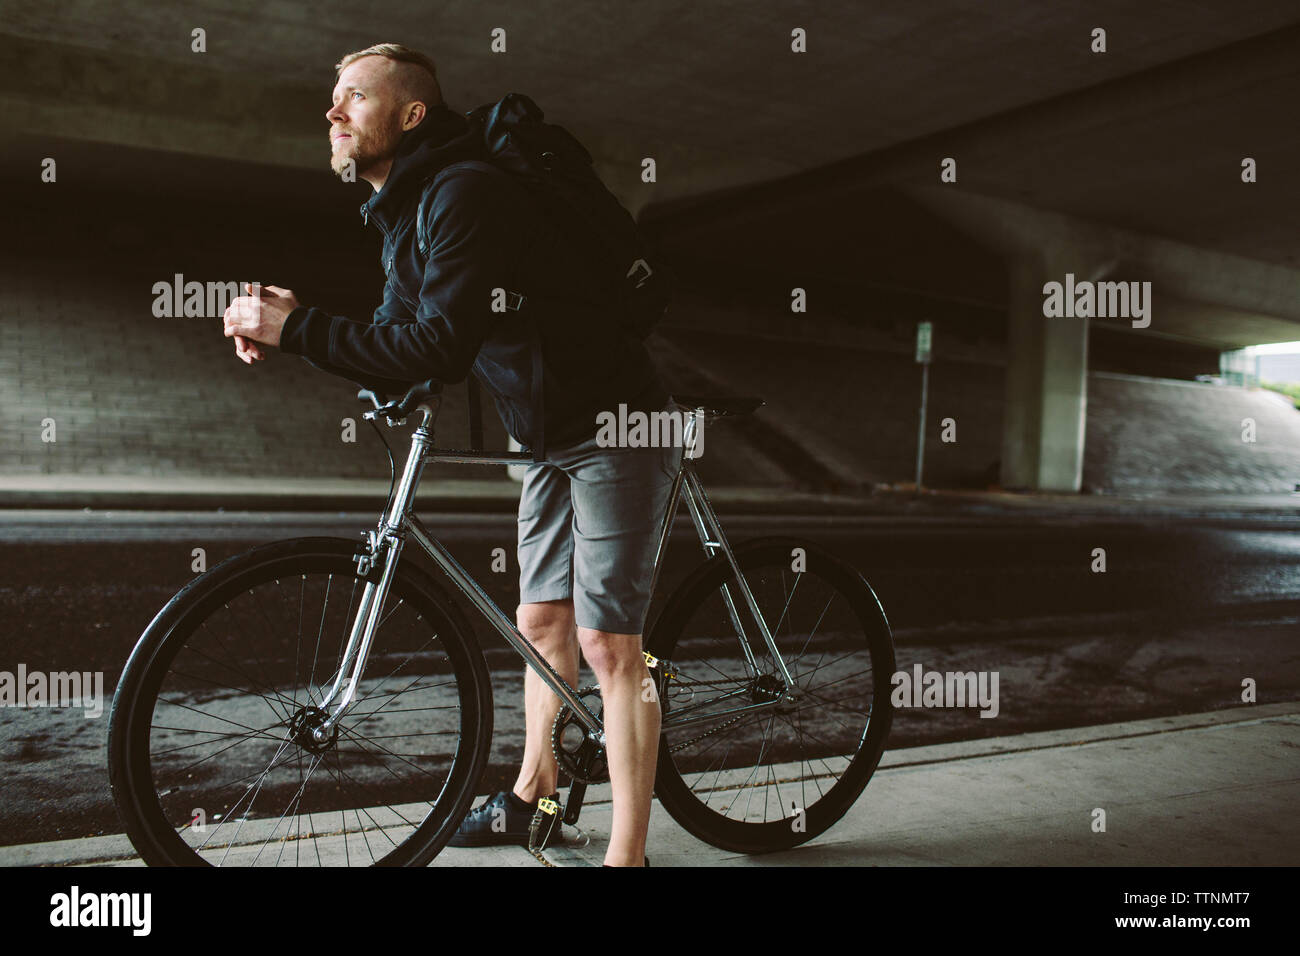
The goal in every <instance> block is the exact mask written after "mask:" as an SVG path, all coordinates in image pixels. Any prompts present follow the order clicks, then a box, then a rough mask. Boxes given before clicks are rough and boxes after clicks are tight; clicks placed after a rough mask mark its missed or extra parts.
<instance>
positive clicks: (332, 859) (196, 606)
mask: <svg viewBox="0 0 1300 956" xmlns="http://www.w3.org/2000/svg"><path fill="white" fill-rule="evenodd" d="M309 540H317V541H319V540H321V539H309ZM324 540H327V541H331V542H332V543H330V544H328V545H325V546H321V545H319V544H316V545H312V544H307V545H302V544H297V543H295V542H286V543H281V544H278V545H272V546H267V547H266V548H262V549H254V551H253V552H250V553H248V554H246V555H243V556H239V557H236V558H233V559H231V560H230V561H228V562H225V563H224V564H223V565H221V566H219V567H217V568H214V569H212V571H210V572H208V573H207V574H205V575H203V576H201V577H200V578H197V579H196V580H195V581H194V582H191V584H190V585H189V586H188V587H187V588H186V589H184V590H183V591H182V592H181V593H180V594H179V595H177V597H176V598H175V599H173V601H172V602H171V604H169V605H168V607H167V608H165V609H164V611H163V612H161V613H160V614H159V616H158V618H156V619H155V621H154V622H153V624H151V625H150V627H149V629H147V630H146V632H145V634H144V635H143V636H142V638H141V641H140V643H139V645H138V646H137V649H136V652H135V653H134V654H133V655H132V659H131V661H130V662H128V665H127V668H126V671H125V672H124V674H123V678H122V682H121V684H120V686H119V690H118V699H117V700H115V702H114V708H113V715H112V726H111V727H110V767H111V774H112V777H113V784H114V788H113V789H114V798H115V800H116V801H117V804H118V807H119V811H120V812H121V815H122V817H123V820H124V822H125V823H126V824H127V830H128V834H129V835H130V836H131V838H132V840H133V842H134V843H135V845H136V847H137V849H139V850H140V852H141V855H142V856H143V857H144V858H145V860H146V862H149V863H152V864H160V863H161V864H179V865H204V864H208V865H225V866H230V865H238V866H326V865H341V866H357V865H374V864H383V865H416V864H420V863H424V862H427V861H428V859H429V858H431V857H432V856H433V855H434V854H435V853H436V852H437V850H438V849H440V848H441V846H442V845H444V844H445V842H446V840H447V839H449V838H450V835H451V832H452V831H453V830H454V827H455V823H456V821H457V820H458V818H459V815H460V814H462V813H463V812H464V810H465V808H466V807H467V806H468V804H469V802H470V800H472V796H473V789H474V784H475V783H476V782H477V777H478V774H479V772H480V771H481V769H482V764H483V761H484V759H485V756H486V746H487V745H486V741H487V740H488V738H489V737H490V733H491V727H490V724H491V714H490V696H489V695H488V692H487V690H486V686H487V680H486V669H485V667H484V666H483V663H482V655H481V653H480V652H478V651H477V648H475V647H472V646H471V645H470V644H469V643H468V642H467V641H466V637H465V634H464V633H463V632H462V629H461V625H460V624H459V622H458V621H457V620H456V619H455V615H454V614H453V613H451V612H449V609H448V608H447V607H445V606H444V605H443V604H442V602H441V601H440V600H438V599H437V598H435V597H433V596H431V594H430V593H429V592H428V590H427V588H426V587H425V586H424V583H423V582H422V581H421V578H420V576H419V575H417V574H415V573H414V572H411V571H410V570H409V569H407V568H405V567H403V566H399V572H398V574H397V575H395V577H394V580H393V586H392V589H391V591H390V593H389V595H388V598H387V600H386V601H385V604H384V607H383V609H382V611H381V613H380V616H379V625H378V627H377V629H376V632H375V636H374V641H373V644H372V646H371V652H370V657H369V663H368V665H367V668H366V673H365V675H364V676H363V678H362V680H361V681H360V683H359V686H358V688H357V691H356V699H355V701H354V703H353V705H352V707H351V709H350V711H349V712H348V714H347V715H346V716H345V717H344V718H343V719H342V720H341V721H340V722H339V725H338V729H337V733H336V734H333V735H330V736H329V737H328V738H327V739H326V740H325V741H324V742H322V741H318V740H316V739H314V738H313V737H312V735H311V733H310V731H311V729H312V728H313V727H315V726H317V725H318V724H319V722H320V720H321V718H322V717H323V714H324V711H323V710H322V709H321V707H320V705H321V703H322V698H323V697H324V695H325V693H326V692H327V690H328V689H329V687H330V686H331V685H332V683H333V681H334V678H335V677H336V676H337V670H338V666H339V663H340V658H341V655H342V653H343V649H344V647H345V645H346V643H347V637H348V634H349V632H350V626H351V622H352V619H353V617H354V616H355V614H356V611H357V608H358V604H359V602H360V599H361V595H362V593H363V592H364V587H365V582H364V580H362V579H360V578H358V576H357V574H356V568H355V564H354V563H353V562H352V556H351V552H352V550H353V547H352V545H351V543H349V542H333V539H324ZM404 564H405V562H404ZM485 700H486V704H485Z"/></svg>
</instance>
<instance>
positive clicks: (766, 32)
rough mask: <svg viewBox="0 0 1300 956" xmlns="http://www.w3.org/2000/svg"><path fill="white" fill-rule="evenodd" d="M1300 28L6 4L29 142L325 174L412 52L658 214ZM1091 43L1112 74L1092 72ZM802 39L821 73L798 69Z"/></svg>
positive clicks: (742, 7)
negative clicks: (58, 139)
mask: <svg viewBox="0 0 1300 956" xmlns="http://www.w3.org/2000/svg"><path fill="white" fill-rule="evenodd" d="M1298 17H1300V13H1298V12H1297V9H1296V6H1295V4H1294V3H1293V2H1288V3H1283V2H1278V0H1236V2H1233V3H1231V4H1227V3H1224V4H1209V3H1195V4H1189V3H1186V2H1184V0H1144V2H1143V3H1141V4H1134V3H1132V2H1131V0H1094V2H1091V3H1089V4H1087V5H1077V6H1075V5H1070V6H1065V5H1060V4H1040V3H1024V4H1019V5H1012V4H1008V3H990V2H988V0H928V2H926V3H925V4H917V3H915V2H887V3H853V2H820V3H805V2H789V0H784V2H783V0H765V2H762V3H755V2H754V0H711V2H695V0H689V2H664V0H638V2H634V3H633V2H628V3H613V2H608V0H606V2H595V0H533V2H529V3H516V4H501V3H495V4H493V3H484V2H479V0H460V2H444V3H438V4H429V5H425V4H410V3H388V4H385V3H363V4H358V3H356V2H354V0H347V2H343V0H325V2H312V3H301V2H300V3H289V2H284V0H271V2H248V0H193V2H187V3H184V4H178V5H174V6H173V5H166V6H160V5H159V4H157V3H154V2H144V0H127V2H105V0H71V2H61V3H58V4H33V3H29V2H15V0H3V2H0V49H3V51H4V52H5V53H7V54H8V56H7V57H6V63H7V64H8V69H6V71H5V79H4V80H3V81H0V96H2V97H3V100H4V102H3V106H4V115H5V116H6V122H7V124H9V125H10V126H11V128H14V127H16V128H17V129H18V130H21V131H24V132H29V133H42V134H47V135H56V136H63V137H67V138H69V139H79V140H89V141H98V142H112V143H118V144H122V145H133V146H141V147H148V148H157V149H167V150H176V151H181V152H188V153H199V154H204V155H212V156H221V157H227V158H232V159H246V160H252V161H257V162H265V163H273V164H285V165H291V166H301V167H303V168H320V165H321V164H322V163H324V162H325V159H324V157H325V155H326V149H327V147H326V139H325V131H326V128H327V124H326V122H325V120H324V111H325V109H326V108H327V106H328V96H329V90H330V88H331V86H332V84H333V79H334V76H333V69H332V65H333V64H334V62H336V60H337V59H338V58H339V56H340V55H341V54H343V53H345V52H348V51H350V50H353V49H357V48H359V47H362V46H365V45H367V44H369V43H371V42H376V41H378V40H383V39H389V40H397V41H400V42H404V43H407V44H409V45H411V46H415V47H418V48H421V49H423V50H425V51H426V52H428V53H429V54H430V55H431V56H433V57H434V59H435V61H436V62H437V63H438V65H439V74H440V79H441V81H442V84H443V88H444V93H445V95H446V97H447V99H448V101H449V102H450V103H451V104H452V105H453V106H456V107H459V108H469V107H471V106H474V105H477V104H478V103H480V102H486V101H488V100H491V99H495V98H497V97H499V96H501V95H503V94H504V93H505V92H508V91H511V90H520V91H523V92H527V93H529V94H530V95H531V96H533V97H534V99H536V100H537V101H538V103H539V104H540V105H541V106H542V107H543V108H544V109H545V110H547V111H548V115H549V116H551V117H552V118H554V119H555V120H557V121H559V122H562V123H564V124H566V125H568V126H570V127H571V128H572V129H573V130H574V131H575V132H576V133H577V134H578V135H579V136H580V138H582V139H583V140H584V141H585V142H590V143H591V144H592V147H593V149H594V150H596V151H598V152H600V153H601V154H602V156H603V158H605V159H607V160H610V161H615V162H617V161H635V160H638V159H639V158H640V157H642V156H647V155H651V156H655V157H657V158H658V159H659V182H658V183H657V184H655V186H654V187H653V189H651V190H646V192H649V193H650V195H649V196H647V197H644V198H648V199H654V200H665V199H670V198H681V197H685V196H694V195H700V194H702V193H706V192H711V191H714V190H718V189H723V188H727V187H735V186H738V185H743V184H746V183H753V182H760V181H764V180H769V179H772V178H774V177H777V176H782V175H788V174H791V173H797V172H800V171H806V170H811V169H815V168H818V167H821V166H824V165H826V164H828V163H832V162H835V161H836V160H842V159H846V158H848V157H856V156H861V155H863V154H870V153H875V152H877V151H880V150H883V149H885V148H887V147H890V146H895V145H897V144H900V143H906V142H909V141H912V140H916V139H918V138H921V137H925V136H929V135H933V134H936V133H939V132H941V131H944V130H951V129H954V128H959V127H962V126H965V125H967V124H971V123H974V122H978V121H980V120H982V119H985V118H989V117H996V116H998V115H999V114H1003V113H1006V112H1008V111H1012V110H1015V109H1017V108H1020V107H1025V106H1028V105H1030V104H1034V103H1039V102H1042V101H1044V100H1050V99H1051V98H1053V97H1058V96H1062V95H1064V94H1067V93H1070V92H1072V91H1077V90H1081V89H1085V88H1088V87H1092V86H1096V85H1098V84H1102V83H1106V82H1107V81H1111V80H1116V79H1118V78H1122V77H1126V76H1131V75H1134V74H1138V73H1141V72H1143V71H1145V70H1150V69H1152V68H1153V67H1156V66H1159V65H1161V64H1166V63H1171V62H1174V61H1177V60H1179V59H1182V58H1185V57H1188V56H1192V55H1195V54H1197V53H1202V52H1205V51H1207V50H1211V49H1215V48H1218V47H1222V46H1225V45H1228V44H1231V43H1233V42H1235V41H1238V40H1242V39H1246V38H1248V37H1253V36H1257V35H1260V34H1264V33H1268V32H1271V31H1274V30H1277V29H1279V28H1281V27H1284V26H1286V25H1288V24H1290V23H1293V22H1295V21H1296V20H1297V18H1298ZM1096 26H1102V27H1105V28H1106V30H1107V31H1108V37H1109V52H1108V53H1106V54H1104V55H1096V54H1093V53H1091V52H1089V42H1090V36H1089V34H1090V31H1091V29H1092V28H1093V27H1096ZM196 27H201V28H203V29H204V30H205V31H206V38H207V51H206V52H204V53H194V52H192V51H191V36H190V34H191V31H192V30H193V29H194V28H196ZM496 27H501V28H504V29H505V30H506V40H507V50H506V52H505V53H493V52H491V49H490V40H491V31H492V30H493V29H494V28H496ZM794 27H802V28H804V29H805V30H806V31H807V36H808V41H807V42H808V52H807V53H804V54H795V53H792V52H791V51H790V33H791V30H792V29H793V28H794Z"/></svg>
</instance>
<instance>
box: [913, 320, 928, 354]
mask: <svg viewBox="0 0 1300 956" xmlns="http://www.w3.org/2000/svg"><path fill="white" fill-rule="evenodd" d="M916 360H917V361H918V362H920V363H922V364H928V363H929V361H930V323H929V322H918V323H917V324H916Z"/></svg>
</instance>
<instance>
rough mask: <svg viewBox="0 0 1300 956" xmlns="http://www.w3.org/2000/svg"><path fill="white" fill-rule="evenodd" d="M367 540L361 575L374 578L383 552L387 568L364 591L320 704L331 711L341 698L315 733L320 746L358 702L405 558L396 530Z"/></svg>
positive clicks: (360, 558)
mask: <svg viewBox="0 0 1300 956" xmlns="http://www.w3.org/2000/svg"><path fill="white" fill-rule="evenodd" d="M367 537H368V541H369V552H368V553H367V554H358V555H357V572H358V573H359V574H362V575H370V574H371V573H372V572H373V570H374V562H375V560H376V558H377V557H378V556H379V555H380V554H381V553H382V555H383V561H384V569H383V573H382V574H381V575H380V577H379V581H378V583H376V582H374V581H371V580H367V581H366V589H365V591H364V592H362V595H361V603H360V605H359V606H358V608H357V613H356V617H355V618H354V619H353V624H352V633H351V634H350V635H349V636H348V643H347V647H346V648H345V649H344V651H343V659H342V660H341V661H340V662H339V671H338V675H337V676H336V677H335V678H334V684H333V685H332V686H331V687H330V689H329V693H327V694H326V695H325V696H324V697H323V698H321V702H320V703H319V704H318V705H317V706H318V707H319V708H320V709H321V710H322V711H324V710H328V709H329V707H330V705H331V704H332V703H333V702H334V700H335V698H339V697H340V695H341V698H340V699H339V701H338V704H337V706H335V708H334V710H333V712H332V713H330V715H329V717H328V718H326V719H325V721H324V722H323V723H321V724H320V725H319V726H317V727H315V728H313V730H312V737H313V738H314V739H315V740H316V741H317V742H318V743H324V742H325V741H326V740H328V739H329V738H330V736H331V735H332V734H333V732H334V727H335V725H336V724H337V723H338V722H339V720H340V719H342V717H343V715H344V714H346V713H347V711H348V708H349V707H351V706H352V702H353V700H355V699H356V694H357V686H358V685H359V684H360V683H361V675H362V673H363V672H364V670H365V666H366V661H367V659H368V658H369V657H370V643H371V641H372V640H374V636H375V631H376V630H377V629H378V627H379V615H380V612H381V611H382V610H383V607H384V599H385V598H386V597H387V596H388V590H389V587H390V586H391V585H392V581H393V575H394V574H395V573H396V571H397V562H398V560H399V559H400V558H401V556H402V545H403V542H402V538H401V536H400V535H399V534H397V533H396V532H395V531H393V529H392V528H385V529H384V530H383V532H382V533H379V532H375V531H370V532H367ZM345 675H346V676H345Z"/></svg>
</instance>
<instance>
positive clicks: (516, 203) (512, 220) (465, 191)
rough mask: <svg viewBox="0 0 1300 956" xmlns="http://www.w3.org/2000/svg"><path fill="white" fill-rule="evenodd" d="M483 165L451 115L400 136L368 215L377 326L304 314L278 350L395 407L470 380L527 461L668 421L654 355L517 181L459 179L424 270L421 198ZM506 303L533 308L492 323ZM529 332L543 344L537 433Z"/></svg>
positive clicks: (432, 217)
mask: <svg viewBox="0 0 1300 956" xmlns="http://www.w3.org/2000/svg"><path fill="white" fill-rule="evenodd" d="M481 156H482V145H481V140H480V135H479V134H478V132H477V131H476V130H473V129H471V128H470V126H469V123H468V122H467V120H466V119H465V117H463V116H461V115H460V114H459V113H456V112H454V111H453V110H451V109H450V108H448V107H447V106H446V105H442V106H438V107H435V108H433V109H431V110H429V112H428V114H427V115H426V116H425V118H424V120H423V121H422V122H421V123H420V124H419V125H418V126H416V127H414V128H413V129H410V130H408V131H407V132H405V133H403V134H402V139H401V141H400V142H399V144H398V148H397V154H396V156H395V158H394V160H393V166H392V169H391V170H390V171H389V174H388V178H387V180H386V181H385V182H384V186H383V188H382V189H381V190H380V191H379V192H377V193H375V194H374V195H373V196H371V197H370V199H369V200H368V201H367V202H365V203H364V204H363V205H362V206H361V214H362V217H363V218H364V220H365V221H366V222H372V223H374V224H375V226H376V227H377V228H378V229H379V231H380V232H381V233H382V234H383V237H384V244H383V253H382V257H381V261H382V263H383V266H384V271H385V273H386V274H387V276H388V281H387V283H386V284H385V286H384V301H383V303H382V304H381V305H380V306H379V308H378V309H376V310H375V314H374V320H373V322H357V321H355V320H352V319H348V318H344V317H343V316H337V315H329V314H328V313H326V312H324V311H322V310H321V309H318V308H308V307H305V306H300V307H299V308H296V309H294V310H293V311H292V312H291V313H289V316H288V318H287V319H286V321H285V324H284V329H283V330H282V332H281V334H280V349H281V350H282V351H284V352H287V353H290V354H295V355H301V356H303V357H304V358H305V359H307V361H308V362H310V363H311V364H312V365H315V366H316V367H317V368H320V369H323V370H325V371H328V372H332V373H334V374H336V375H340V376H343V377H345V378H347V379H349V380H351V381H353V382H356V383H358V384H363V385H367V386H370V387H373V388H376V389H377V390H379V391H381V392H384V393H386V394H389V395H394V394H396V395H400V394H401V392H403V391H405V389H406V388H407V387H409V385H410V384H412V383H414V382H418V381H423V380H425V379H428V378H435V379H438V380H439V381H442V382H446V383H454V382H460V381H463V380H464V379H465V377H466V375H467V374H469V372H470V370H471V368H472V369H473V371H474V373H475V374H476V375H477V377H478V378H479V380H480V381H481V382H482V384H483V387H484V388H485V389H486V390H487V391H488V392H489V393H490V394H491V395H492V397H493V399H494V401H495V403H496V407H497V411H498V413H499V414H500V415H501V421H502V423H503V424H504V425H505V427H506V431H508V432H509V433H510V434H511V435H513V436H514V437H515V439H516V440H517V441H519V443H520V444H521V445H523V446H524V447H525V448H537V447H538V446H539V444H541V445H544V447H545V448H546V449H553V448H563V447H566V446H570V445H574V444H577V443H578V442H581V441H584V440H586V439H588V438H591V437H592V436H594V435H595V434H596V431H597V425H596V416H597V414H598V413H600V412H602V411H610V412H614V413H615V414H617V412H618V406H619V404H620V403H625V404H626V405H627V406H628V408H629V410H631V409H637V410H640V411H656V410H658V409H660V408H662V407H663V406H664V403H665V402H666V401H667V397H668V396H667V392H666V391H665V390H664V388H663V386H662V384H661V383H660V381H659V378H658V375H657V374H656V372H655V368H654V365H653V363H652V362H651V361H650V358H649V355H648V354H647V352H646V349H645V346H644V345H643V344H642V343H641V342H639V341H637V340H635V339H633V338H630V337H629V336H628V335H627V334H626V333H625V332H623V331H622V329H621V327H620V323H619V321H618V319H617V317H616V316H611V315H609V314H608V310H607V308H606V307H605V306H604V304H603V303H600V302H597V301H593V300H592V299H590V298H588V297H587V296H586V294H585V293H586V292H587V286H588V284H587V283H585V282H584V281H583V278H582V277H583V276H585V275H586V274H587V270H586V269H585V268H584V267H583V264H582V262H581V260H580V259H579V258H578V253H577V252H576V250H574V249H573V247H572V246H571V245H569V244H568V243H565V242H563V241H562V240H561V239H560V238H559V236H558V235H557V234H556V232H555V231H554V229H553V228H552V227H551V225H550V224H549V223H547V222H546V221H545V220H544V219H543V218H542V216H541V215H539V213H538V210H537V208H536V206H535V205H534V204H533V202H532V200H531V198H530V197H529V196H528V194H527V192H526V191H525V189H524V188H523V187H522V186H521V185H520V184H519V183H518V182H516V181H515V180H514V179H513V178H512V177H511V175H510V174H508V173H506V172H504V171H502V170H498V169H495V168H491V167H487V166H484V165H483V164H476V165H474V166H469V167H458V168H457V169H455V170H449V171H448V172H447V173H446V174H445V176H444V177H443V179H442V180H441V182H440V185H439V186H438V188H437V190H436V192H435V194H434V197H433V200H432V201H431V202H429V203H428V204H427V210H426V226H427V234H428V236H429V243H430V254H429V258H428V260H427V262H426V261H425V260H423V259H422V258H421V257H420V255H419V252H418V250H417V248H416V235H415V215H416V209H417V206H418V204H419V201H420V196H421V193H422V191H423V184H424V183H425V182H426V180H428V179H429V178H430V177H431V176H432V175H433V174H434V173H436V172H437V171H439V170H441V169H442V168H443V167H445V166H447V165H448V164H450V163H453V162H457V161H459V160H466V159H473V158H477V157H481ZM497 289H504V290H506V291H507V292H518V293H521V294H522V295H524V297H525V302H524V306H523V308H521V309H519V310H507V311H505V312H500V311H494V310H493V308H492V306H493V303H494V301H495V302H498V303H499V302H500V296H499V295H494V291H493V290H497ZM530 323H535V328H536V330H537V335H538V336H539V337H540V342H541V363H540V367H541V369H542V387H543V389H544V391H543V400H542V402H541V405H542V407H543V414H542V416H541V417H542V421H541V427H542V430H541V431H540V432H539V431H538V430H537V428H536V426H537V424H538V423H537V421H536V419H537V414H536V405H537V401H536V396H535V394H534V391H533V370H534V367H535V366H534V362H533V347H532V342H533V336H532V328H533V327H534V325H531V324H530Z"/></svg>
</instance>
